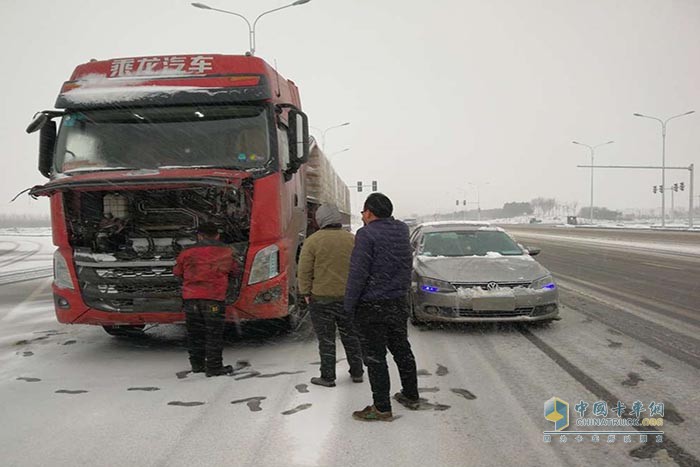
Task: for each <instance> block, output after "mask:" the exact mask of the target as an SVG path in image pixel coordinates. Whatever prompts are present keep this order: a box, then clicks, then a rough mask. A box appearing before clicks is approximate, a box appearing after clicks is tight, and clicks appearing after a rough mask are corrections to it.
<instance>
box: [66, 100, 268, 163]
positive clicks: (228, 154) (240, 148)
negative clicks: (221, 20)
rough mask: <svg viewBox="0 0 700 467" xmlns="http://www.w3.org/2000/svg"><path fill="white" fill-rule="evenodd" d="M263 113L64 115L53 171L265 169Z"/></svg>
mask: <svg viewBox="0 0 700 467" xmlns="http://www.w3.org/2000/svg"><path fill="white" fill-rule="evenodd" d="M269 162H270V144H269V137H268V123H267V112H266V110H265V108H264V107H256V106H201V107H192V106H188V107H160V108H129V109H109V110H94V111H84V112H74V113H70V114H68V115H66V116H65V117H64V118H63V121H62V122H61V129H60V132H59V135H58V143H57V145H56V154H55V164H56V167H55V169H56V172H59V173H71V172H80V171H90V170H105V169H119V168H129V169H157V168H164V167H230V168H237V169H243V170H246V169H256V168H258V169H259V168H264V167H266V166H267V165H268V163H269Z"/></svg>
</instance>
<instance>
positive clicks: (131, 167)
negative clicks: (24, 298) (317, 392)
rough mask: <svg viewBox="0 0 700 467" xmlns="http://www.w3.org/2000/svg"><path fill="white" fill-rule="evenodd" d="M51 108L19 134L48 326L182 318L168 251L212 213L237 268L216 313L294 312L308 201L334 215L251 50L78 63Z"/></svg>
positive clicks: (292, 107) (314, 155)
mask: <svg viewBox="0 0 700 467" xmlns="http://www.w3.org/2000/svg"><path fill="white" fill-rule="evenodd" d="M56 108H57V109H58V110H47V111H43V112H40V113H38V114H37V116H36V117H35V119H34V121H33V122H32V123H31V124H30V125H29V127H28V128H27V131H28V132H33V131H37V130H40V149H39V171H40V172H41V173H42V174H43V175H44V176H46V177H48V178H50V180H49V182H48V183H46V184H45V185H41V186H36V187H34V188H33V189H32V190H31V192H30V194H32V195H33V196H49V197H50V205H51V218H52V228H53V241H54V244H55V245H56V247H57V250H56V252H55V255H54V283H53V293H54V301H55V309H56V316H57V318H58V321H60V322H62V323H75V324H92V325H101V326H103V327H104V328H105V330H107V332H109V333H110V334H121V333H125V332H129V331H133V330H138V329H142V328H143V326H144V325H146V324H151V323H177V322H182V321H183V320H184V317H183V315H182V311H181V300H180V284H179V282H178V280H177V279H176V278H175V277H174V276H173V274H172V268H173V265H174V263H175V258H176V257H177V254H178V253H179V251H180V250H182V248H184V247H186V246H187V245H190V244H192V243H194V242H195V240H196V229H197V226H198V225H199V224H200V223H202V222H214V223H216V224H217V225H218V226H219V227H220V231H221V238H222V241H224V242H225V243H226V244H229V245H231V246H233V247H234V248H235V250H236V251H237V253H238V255H239V260H240V262H241V263H242V265H243V266H244V267H243V270H244V274H243V277H242V278H241V280H240V283H232V284H231V287H230V296H229V299H228V300H227V303H228V305H227V308H226V319H227V320H228V321H237V320H249V319H284V320H287V321H288V322H289V323H290V324H292V323H293V321H294V320H295V317H296V316H297V314H298V312H299V309H298V307H296V303H297V302H296V280H295V275H296V258H297V254H298V251H299V248H300V245H301V243H302V242H303V241H304V239H305V237H306V234H307V228H308V226H307V223H308V219H309V216H310V214H312V213H313V210H314V206H315V205H317V204H318V203H321V202H334V203H336V204H338V205H339V207H340V209H341V211H343V212H344V213H345V214H346V217H347V219H348V220H349V214H348V212H349V209H348V208H349V193H348V189H347V187H345V185H344V184H343V183H342V181H340V179H339V178H338V176H337V175H336V174H335V172H334V171H333V169H332V167H330V164H328V161H327V160H326V159H325V157H324V156H323V154H322V153H321V152H320V150H319V149H318V148H317V147H316V146H315V143H314V142H313V141H312V140H310V138H309V133H308V122H307V117H306V115H305V114H304V113H303V112H302V111H301V103H300V98H299V92H298V90H297V87H296V86H295V84H294V83H293V82H291V81H288V80H286V79H284V78H283V77H282V76H280V75H279V74H278V73H277V72H276V70H274V69H273V68H272V67H270V66H269V65H268V64H267V63H265V62H264V61H263V60H262V59H260V58H257V57H251V56H232V55H180V56H158V57H152V56H149V57H135V58H121V59H113V60H104V61H90V62H88V63H85V64H82V65H79V66H78V67H77V68H76V69H75V71H74V72H73V75H72V76H71V79H70V80H69V81H67V82H66V83H64V85H63V88H62V89H61V92H60V94H59V96H58V99H57V101H56ZM58 118H60V121H59V125H58V130H57V125H56V122H55V121H54V119H58ZM309 153H311V156H310V155H309ZM309 158H311V160H309Z"/></svg>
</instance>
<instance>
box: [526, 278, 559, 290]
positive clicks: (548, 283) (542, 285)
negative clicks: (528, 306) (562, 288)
mask: <svg viewBox="0 0 700 467" xmlns="http://www.w3.org/2000/svg"><path fill="white" fill-rule="evenodd" d="M530 288H531V289H537V290H540V289H547V290H554V289H556V288H557V284H556V283H554V278H553V277H552V276H551V275H546V276H544V277H540V278H539V279H537V280H534V281H532V284H530Z"/></svg>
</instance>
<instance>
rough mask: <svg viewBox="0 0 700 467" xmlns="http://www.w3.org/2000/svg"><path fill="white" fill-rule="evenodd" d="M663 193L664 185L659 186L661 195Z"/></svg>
mask: <svg viewBox="0 0 700 467" xmlns="http://www.w3.org/2000/svg"><path fill="white" fill-rule="evenodd" d="M663 192H664V186H663V185H659V193H663Z"/></svg>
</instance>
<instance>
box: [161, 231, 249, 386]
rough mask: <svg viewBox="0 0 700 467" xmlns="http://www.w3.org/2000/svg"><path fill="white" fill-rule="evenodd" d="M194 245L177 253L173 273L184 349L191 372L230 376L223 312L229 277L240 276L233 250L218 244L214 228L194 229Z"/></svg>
mask: <svg viewBox="0 0 700 467" xmlns="http://www.w3.org/2000/svg"><path fill="white" fill-rule="evenodd" d="M197 240H198V241H197V243H196V244H195V245H193V246H191V247H189V248H186V249H184V250H183V251H181V252H180V254H179V255H178V257H177V261H176V262H175V267H174V268H173V274H175V275H176V276H177V277H180V278H181V279H182V299H183V307H184V310H185V324H186V326H187V350H188V352H189V355H190V364H191V365H192V372H193V373H202V372H205V373H206V375H207V376H208V377H209V376H219V375H230V374H232V373H233V367H231V365H226V366H224V365H223V362H222V355H221V354H222V351H223V346H224V313H225V310H226V303H225V300H226V292H227V289H228V285H229V276H231V275H237V274H239V267H238V263H237V261H236V259H235V257H234V250H233V249H232V248H230V247H229V246H227V245H226V244H224V243H222V242H221V241H220V237H219V231H218V229H217V227H216V225H214V224H212V223H210V222H206V223H203V224H201V225H200V226H199V229H198V230H197Z"/></svg>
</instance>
